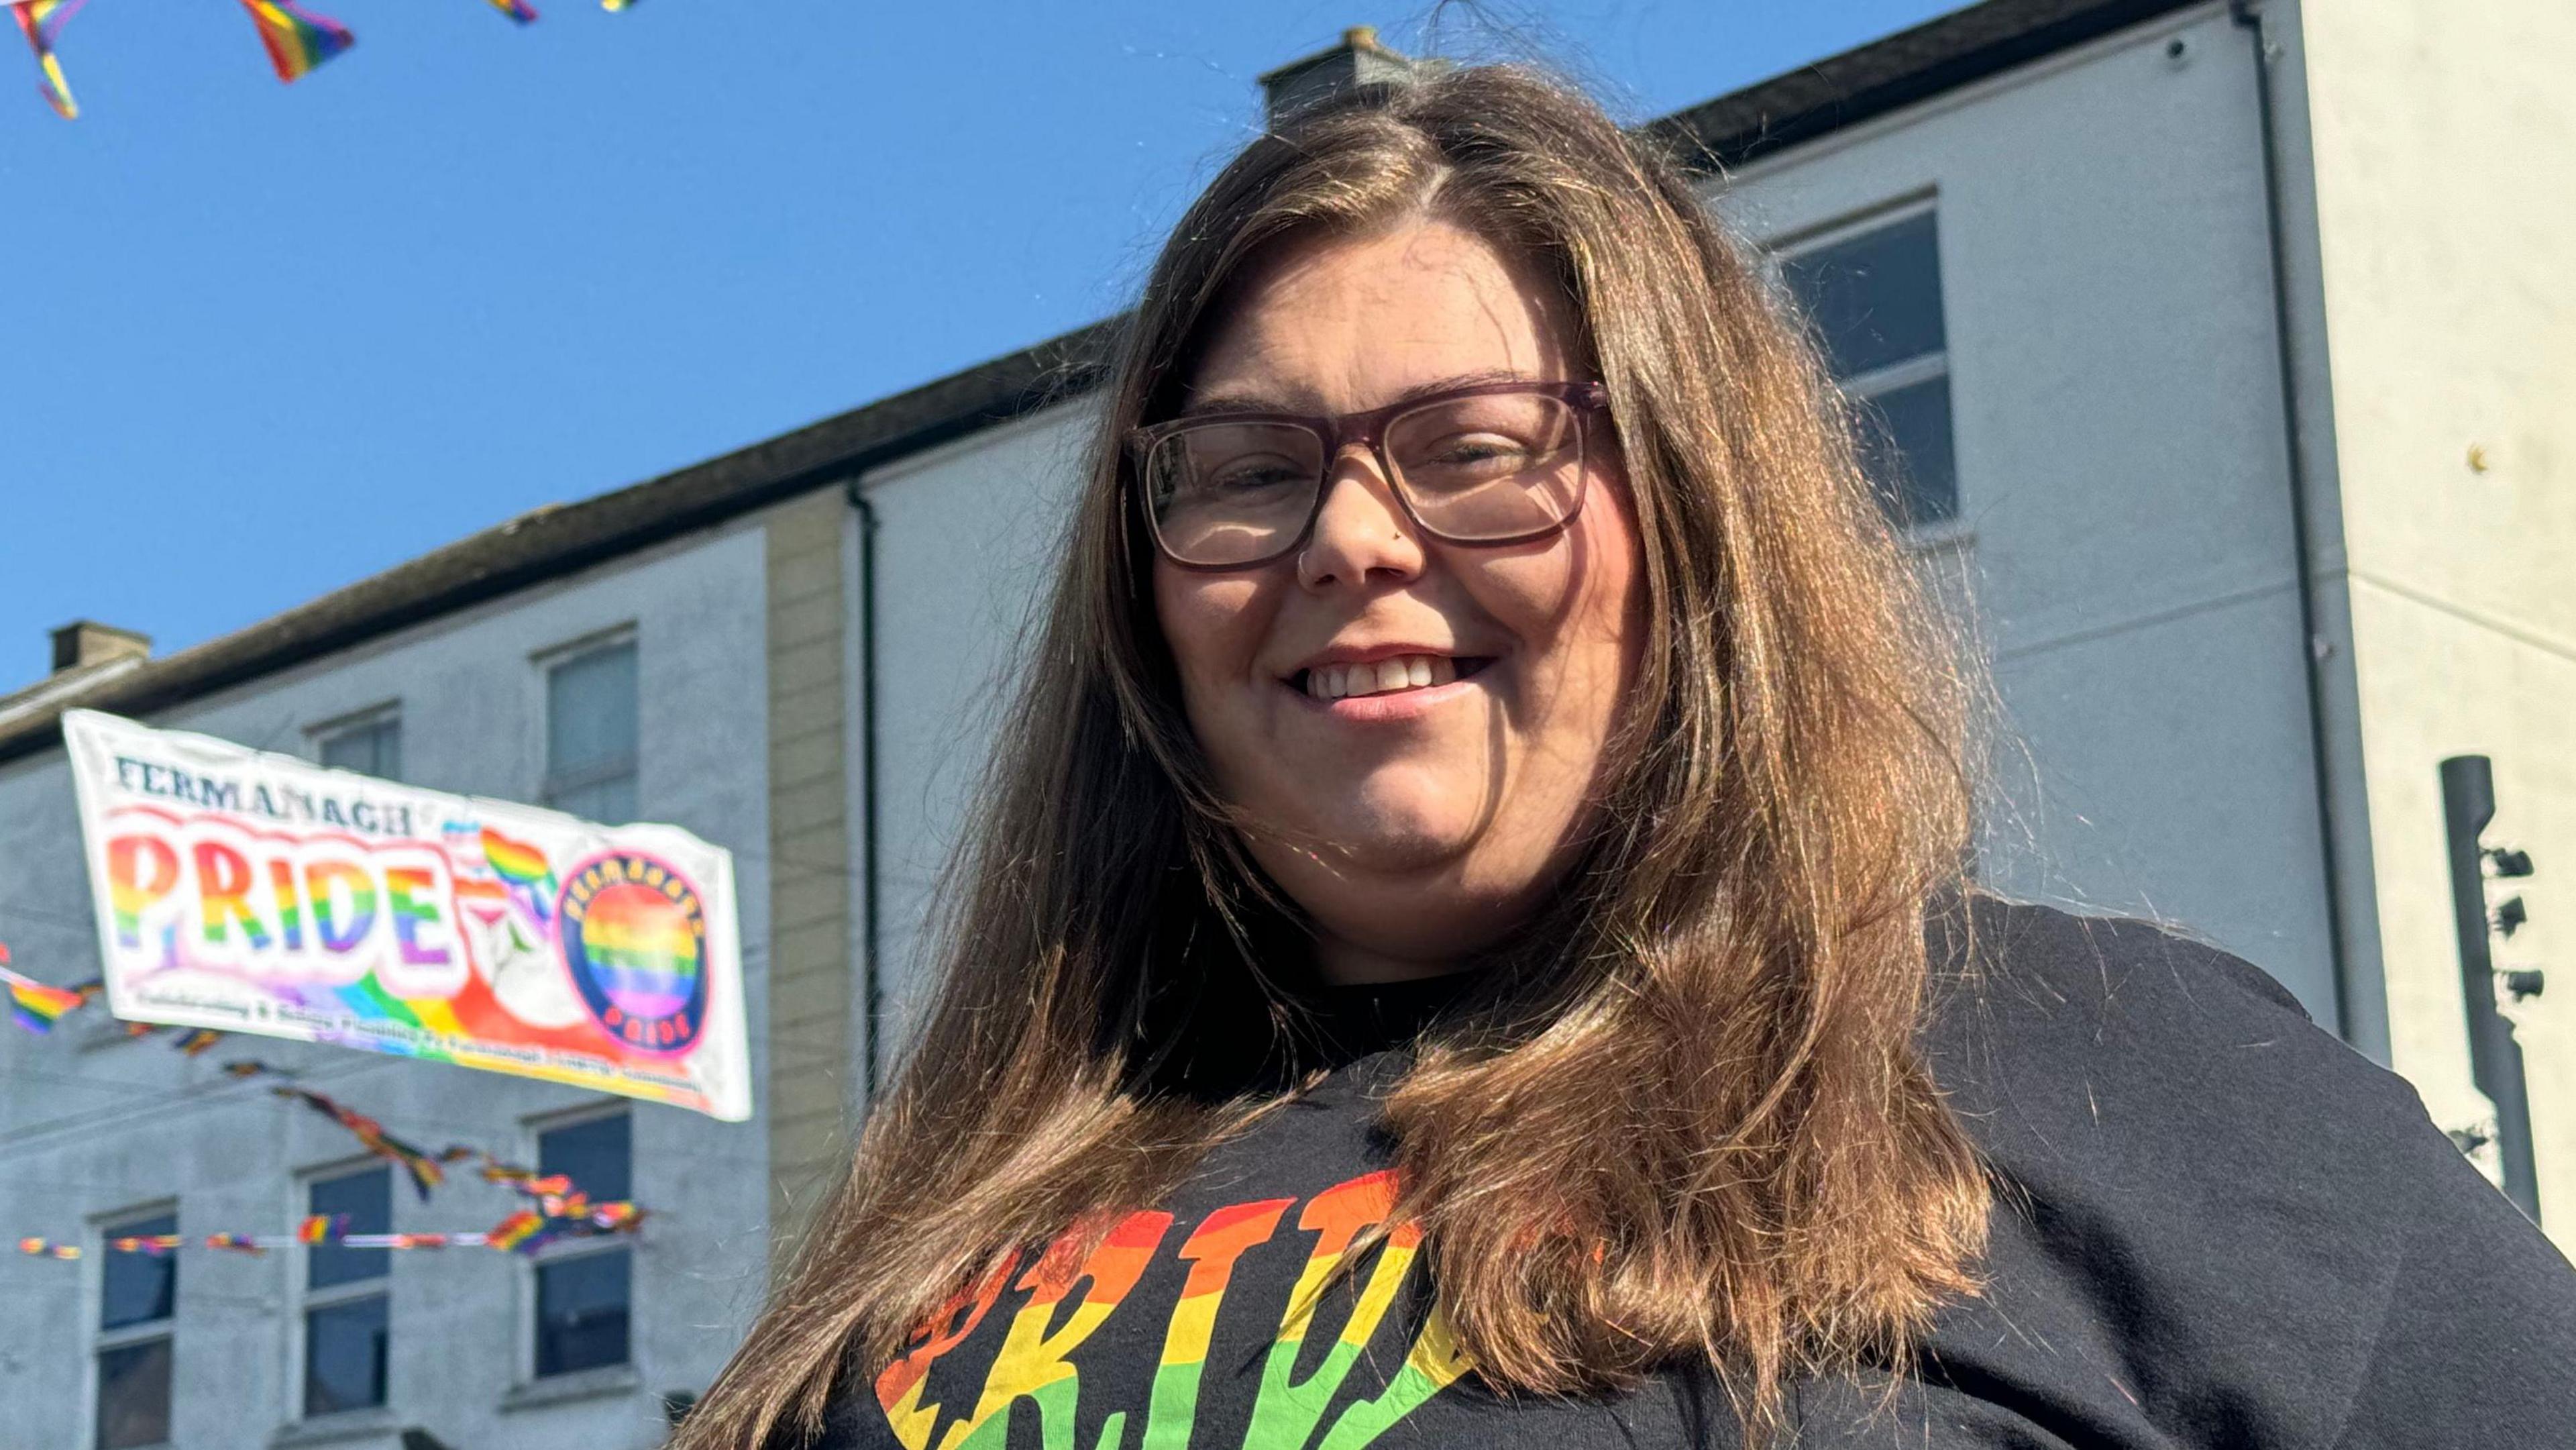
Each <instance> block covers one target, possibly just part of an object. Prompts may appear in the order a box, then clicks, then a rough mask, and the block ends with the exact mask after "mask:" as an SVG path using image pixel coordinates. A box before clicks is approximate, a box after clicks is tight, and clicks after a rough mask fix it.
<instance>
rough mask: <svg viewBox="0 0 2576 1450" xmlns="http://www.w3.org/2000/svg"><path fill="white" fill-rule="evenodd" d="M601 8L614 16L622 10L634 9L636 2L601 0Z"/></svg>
mask: <svg viewBox="0 0 2576 1450" xmlns="http://www.w3.org/2000/svg"><path fill="white" fill-rule="evenodd" d="M599 8H600V9H602V10H605V11H607V12H608V13H610V14H612V15H614V14H616V13H617V12H618V11H620V10H632V9H634V8H635V0H599Z"/></svg>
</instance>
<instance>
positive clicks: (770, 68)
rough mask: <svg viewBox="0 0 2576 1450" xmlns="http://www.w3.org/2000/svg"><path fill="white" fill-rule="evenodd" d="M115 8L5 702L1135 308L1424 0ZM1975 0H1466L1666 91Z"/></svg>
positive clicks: (1484, 14)
mask: <svg viewBox="0 0 2576 1450" xmlns="http://www.w3.org/2000/svg"><path fill="white" fill-rule="evenodd" d="M311 3H312V5H313V7H314V8H316V9H318V10H321V11H322V12H324V13H326V14H330V15H332V16H334V17H336V18H338V19H339V20H341V21H343V22H344V23H346V24H347V25H348V26H349V27H350V28H351V29H353V30H354V31H356V32H357V34H358V45H357V48H356V49H354V50H352V51H351V52H349V53H348V54H346V55H344V56H341V57H340V58H338V59H336V60H334V61H332V62H330V63H329V64H328V65H325V66H324V67H323V68H322V69H320V70H319V71H316V72H315V73H314V74H312V75H310V76H308V77H306V78H305V79H304V80H302V81H300V82H298V83H297V84H295V85H293V86H281V85H279V84H278V83H277V80H276V79H275V77H274V76H273V75H272V74H271V73H270V72H269V70H268V66H267V63H266V60H265V58H264V56H263V55H262V54H261V51H260V48H259V43H258V39H257V37H256V34H255V33H254V31H253V29H252V26H251V24H250V22H249V20H248V18H247V17H246V16H245V15H244V13H243V12H242V9H241V7H240V6H239V5H238V4H236V3H234V0H93V3H92V4H91V5H90V6H89V8H88V9H86V10H85V11H83V12H81V13H80V14H79V15H78V16H77V17H75V18H74V19H73V21H72V22H71V24H70V25H69V27H68V28H67V29H66V31H65V33H64V36H63V41H62V46H61V51H60V54H61V56H62V59H63V63H64V65H65V67H66V69H67V70H68V72H69V74H70V77H71V81H72V86H73V89H74V90H75V92H76V93H77V94H78V96H79V98H80V100H81V103H82V105H83V108H84V114H83V116H82V118H81V119H80V120H79V121H77V122H73V123H65V122H63V121H61V120H58V119H57V118H56V117H55V116H54V114H53V113H52V112H51V111H50V110H48V109H47V108H46V107H45V105H44V103H43V102H42V101H41V100H40V99H38V97H37V96H36V94H35V91H34V84H33V82H34V71H33V68H32V65H30V64H29V63H28V60H27V57H26V56H25V55H24V53H23V49H22V48H21V47H19V46H18V45H17V43H16V37H15V34H14V29H13V28H5V27H0V29H7V31H8V33H6V34H5V35H0V41H5V42H6V43H5V44H0V255H5V256H6V258H7V259H8V261H9V262H11V263H12V264H14V265H12V266H11V267H10V269H9V270H10V272H11V274H12V275H11V280H10V283H9V285H7V286H6V287H5V288H0V692H5V691H7V690H9V689H12V688H15V687H17V686H19V685H22V684H25V683H28V682H30V681H32V680H33V679H35V678H36V677H37V676H39V675H40V674H42V673H43V671H44V668H45V664H46V659H45V656H44V652H43V650H44V644H43V635H44V632H45V631H46V630H47V629H50V628H51V627H52V626H54V625H57V624H60V623H63V622H65V621H66V620H69V619H72V618H75V617H81V616H87V617H93V618H98V619H102V620H105V621H108V622H110V623H114V624H122V625H126V626H129V627H132V628H137V629H141V630H144V631H146V632H148V633H150V634H152V635H154V636H155V637H156V639H157V641H158V645H159V648H160V649H161V650H162V651H163V652H168V651H170V650H174V649H177V648H182V647H185V646H187V645H191V644H196V643H199V642H201V641H204V640H206V639H210V638H212V637H214V636H216V635H219V634H222V633H225V632H227V631H230V630H234V629H238V628H240V627H242V626H244V625H247V624H251V623H254V622H256V621H257V620H259V619H261V618H263V617H265V616H267V615H270V614H273V613H275V612H277V611H279V610H281V609H285V608H288V607H290V606H292V605H295V604H297V603H299V602H302V601H303V600H306V599H310V598H312V597H314V596H316V595H318V594H322V593H325V592H327V591H329V590H331V589H334V588H337V587H338V586H340V585H343V584H346V583H349V582H350V581H352V580H355V579H359V578H362V577H364V576H366V575H368V574H371V573H374V572H375V571H377V570H379V569H383V568H386V567H388V566H390V565H393V564H396V563H399V562H401V561H402V560H404V559H406V558H409V557H411V556H413V555H416V554H419V553H421V552H424V551H426V550H428V549H431V548H434V547H436V546H438V545H440V544H442V543H446V542H448V541H450V540H453V539H456V538H459V537H461V536H463V535H465V534H468V533H471V532H473V531H475V530H477V529H480V528H483V527H486V526H488V525H490V524H493V523H496V522H499V521H500V520H503V519H506V518H508V517H510V516H511V515H514V514H517V513H520V512H522V511H524V510H527V509H530V508H533V507H535V506H537V505H539V504H543V503H547V502H552V501H558V500H569V499H577V498H583V497H587V496H589V495H592V494H596V493H600V492H603V491H606V490H608V489H612V488H616V487H619V486H621V485H624V484H628V483H632V482H635V481H638V480H640V479H644V478H649V477H652V476H654V475H656V474H660V473H664V472H667V471H669V470H671V469H674V468H678V467H681V466H683V465H686V464H689V463H692V462H695V461H697V460H699V459H702V458H707V457H710V456H713V455H715V454H719V453H722V452H725V451H728V450H730V449H733V448H737V447H740V446H742V445H744V444H747V443H751V442H754V441H757V440H759V439H761V438H764V437H767V436H770V435H772V434H774V433H778V432H781V431H783V430H785V429H789V428H793V427H796V426H797V425H800V424H803V423H806V422H810V421H812V420H814V419H816V418H820V417H824V416H827V415H829V414H832V413H836V412H839V411H841V410H843V409H846V408H850V407H854V406H856V405H858V404H861V403H865V402H868V401H870V400H872V399H875V398H878V397H882V396H884V395H886V394H887V393H890V392H894V391H897V390H900V389H902V388H904V387H907V386H910V385H912V384H914V383H918V382H922V381H924V380H927V379H930V378H934V377H937V376H939V375H941V374H943V373H947V372H951V371H954V370H956V369H958V368H961V367H965V366H968V365H971V364H973V363H975V362H978V361H980V360H982V359H984V358H987V357H991V356H994V355H996V354H998V353H1002V352H1007V351H1010V350H1012V349H1014V348H1017V347H1020V346H1023V345H1025V344H1027V343H1030V342H1032V341H1035V340H1037V339H1040V338H1043V337H1047V336H1049V335H1052V334H1054V333H1057V332H1061V331H1063V330H1065V329H1067V328H1070V327H1073V326H1077V325H1079V324H1081V323H1083V322H1087V321H1090V320H1092V319H1094V318H1096V317H1099V316H1102V315H1105V314H1107V313H1110V312H1114V311H1117V310H1118V309H1119V308H1121V307H1122V306H1124V305H1125V303H1126V300H1127V294H1128V291H1129V289H1130V288H1131V287H1132V286H1133V285H1134V284H1135V282H1136V281H1137V279H1138V277H1139V275H1140V273H1141V271H1142V269H1143V266H1144V264H1145V261H1146V259H1147V258H1148V257H1149V256H1150V253H1151V249H1152V248H1153V246H1154V244H1155V243H1156V241H1157V240H1158V238H1159V235H1160V233H1161V232H1162V230H1163V229H1164V228H1165V227H1167V226H1168V225H1169V224H1170V222H1171V220H1172V218H1173V217H1174V216H1175V215H1176V214H1177V212H1178V211H1179V209H1180V207H1181V206H1182V205H1183V204H1184V203H1185V202H1186V200H1187V199H1188V196H1189V193H1190V191H1191V189H1192V187H1193V186H1194V184H1195V183H1197V182H1198V181H1200V180H1202V179H1204V178H1205V177H1206V176H1207V175H1208V174H1210V172H1211V171H1212V170H1213V169H1214V167H1215V166H1216V165H1217V164H1218V163H1219V162H1220V161H1222V159H1223V158H1224V156H1225V155H1226V154H1228V153H1229V152H1230V151H1231V150H1232V148H1234V147H1235V146H1236V145H1239V144H1240V143H1241V142H1242V141H1243V140H1244V139H1245V138H1246V137H1247V136H1248V135H1249V132H1250V128H1251V127H1252V126H1253V125H1254V123H1255V120H1256V117H1257V113H1258V104H1257V100H1256V95H1255V86H1254V83H1253V78H1254V77H1255V76H1256V75H1258V74H1259V73H1260V72H1261V71H1263V70H1266V69H1268V68H1270V67H1272V66H1274V65H1277V64H1279V63H1281V62H1283V61H1286V60H1289V59H1292V58H1295V57H1297V56H1300V55H1304V54H1307V53H1309V52H1311V51H1314V50H1316V49H1320V48H1321V47H1323V46H1324V45H1326V44H1329V43H1331V42H1332V40H1333V39H1334V38H1335V37H1336V36H1337V35H1338V34H1339V33H1340V31H1341V29H1342V27H1344V26H1347V25H1353V24H1372V23H1373V24H1375V25H1377V26H1378V27H1379V28H1380V30H1381V32H1382V33H1383V35H1384V36H1385V37H1386V38H1387V39H1388V40H1389V41H1390V42H1392V43H1394V44H1396V45H1397V46H1398V47H1399V48H1402V49H1406V50H1412V51H1417V52H1418V51H1419V50H1420V49H1422V48H1423V46H1424V31H1423V24H1422V22H1423V19H1424V17H1425V16H1426V15H1427V14H1429V13H1430V10H1429V7H1428V6H1427V5H1424V4H1422V3H1421V0H1404V3H1401V4H1398V5H1388V4H1385V3H1383V0H1282V3H1275V4H1255V3H1248V0H1224V3H1208V0H1167V3H1143V0H1081V3H1075V4H1066V3H1062V0H987V3H983V4H933V5H922V4H909V5H886V4H872V3H860V0H756V3H752V0H637V4H636V6H635V8H634V9H633V10H631V11H629V12H627V13H626V14H623V15H609V14H605V13H603V12H602V11H600V9H599V8H598V6H597V4H596V3H595V0H538V3H539V4H540V7H541V8H542V9H543V10H544V12H545V19H544V20H543V21H541V22H540V23H538V24H536V25H532V26H528V27H526V28H524V29H522V28H519V27H515V26H513V25H511V24H510V23H509V22H508V21H507V20H506V19H504V18H503V17H502V16H500V15H499V14H498V13H497V12H495V11H494V10H493V9H492V8H491V7H490V5H489V4H488V3H486V0H311ZM1949 8H1952V6H1951V5H1949V4H1945V3H1941V0H1627V3H1621V0H1542V3H1527V0H1520V3H1499V0H1498V3H1488V4H1483V5H1475V6H1468V5H1451V6H1450V7H1448V8H1447V9H1446V10H1445V11H1444V12H1442V19H1441V22H1440V36H1441V43H1440V45H1439V48H1440V49H1441V50H1442V51H1444V52H1446V53H1452V54H1492V53H1494V52H1496V51H1497V50H1498V49H1499V50H1511V49H1521V50H1527V51H1533V52H1536V53H1538V54H1541V55H1544V56H1547V57H1549V58H1551V59H1552V60H1554V61H1555V62H1556V63H1557V64H1559V65H1561V66H1563V67H1565V68H1567V69H1570V70H1571V71H1573V72H1574V73H1575V74H1577V75H1578V76H1580V77H1582V78H1584V79H1586V80H1587V81H1589V82H1590V83H1591V84H1593V85H1594V86H1595V87H1596V88H1597V89H1598V90H1599V91H1600V92H1601V93H1602V94H1603V95H1604V97H1605V99H1607V100H1608V101H1609V103H1610V104H1611V105H1612V107H1613V109H1614V110H1615V111H1618V112H1620V113H1621V114H1623V115H1624V116H1625V117H1626V118H1628V119H1642V118H1645V117H1648V116H1653V115H1659V114H1662V113H1663V112H1666V111H1670V110H1674V109H1678V108H1680V107H1683V106H1687V105H1691V104H1693V103H1695V102H1698V101H1701V100H1704V99H1707V98H1708V97H1710V96H1714V95H1717V94H1719V93H1722V92H1724V91H1727V90H1731V89H1734V88H1735V87H1737V86H1740V85H1744V84H1746V83H1748V82H1751V81H1755V80H1759V79H1761V78H1763V77H1765V76H1769V75H1772V74H1774V73H1777V72H1779V71H1782V70H1786V69H1789V68H1791V67H1793V66H1796V65H1799V64H1802V63H1804V62H1807V61H1810V60H1813V59H1815V58H1818V57H1820V56H1824V55H1829V54H1831V53H1833V52H1835V51H1838V50H1842V49H1845V48H1847V47H1849V46H1852V45H1856V44H1859V43H1861V42H1863V41H1866V40H1870V39H1873V38H1875V37H1877V36H1879V35H1882V34H1886V33H1888V32H1890V31H1894V30H1898V29H1902V28H1904V27H1905V26H1908V25H1912V24H1915V23H1917V22H1919V21H1921V20H1924V19H1927V18H1929V17H1930V16H1932V15H1934V14H1937V13H1939V12H1940V11H1942V10H1945V9H1949Z"/></svg>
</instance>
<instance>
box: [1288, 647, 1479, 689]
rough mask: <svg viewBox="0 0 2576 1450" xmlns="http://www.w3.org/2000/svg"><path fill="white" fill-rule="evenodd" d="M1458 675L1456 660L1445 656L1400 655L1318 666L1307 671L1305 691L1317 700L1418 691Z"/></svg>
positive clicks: (1445, 681) (1440, 683)
mask: <svg viewBox="0 0 2576 1450" xmlns="http://www.w3.org/2000/svg"><path fill="white" fill-rule="evenodd" d="M1457 678H1458V662H1457V661H1456V660H1454V659H1451V658H1450V657H1449V656H1447V655H1399V656H1397V657H1396V658H1394V659H1387V660H1378V661H1375V662H1373V663H1368V664H1357V665H1317V666H1316V667H1314V668H1313V669H1310V670H1308V671H1306V693H1307V694H1309V695H1311V696H1313V697H1314V698H1316V699H1318V700H1340V699H1347V698H1349V697H1351V696H1354V695H1382V694H1386V693H1388V692H1390V691H1394V690H1419V689H1424V688H1427V687H1429V686H1432V685H1445V684H1448V683H1450V682H1451V681H1453V680H1455V679H1457Z"/></svg>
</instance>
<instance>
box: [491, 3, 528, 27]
mask: <svg viewBox="0 0 2576 1450" xmlns="http://www.w3.org/2000/svg"><path fill="white" fill-rule="evenodd" d="M492 8H493V9H495V10H498V11H500V12H501V13H502V14H504V15H507V16H509V17H510V18H511V19H512V20H515V21H517V22H519V23H520V24H521V25H525V24H527V23H528V22H529V21H531V20H534V19H536V18H537V7H535V6H534V5H531V4H529V3H528V0H492Z"/></svg>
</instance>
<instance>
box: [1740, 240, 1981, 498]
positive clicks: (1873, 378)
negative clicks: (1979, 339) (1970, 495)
mask: <svg viewBox="0 0 2576 1450" xmlns="http://www.w3.org/2000/svg"><path fill="white" fill-rule="evenodd" d="M1921 216H1929V217H1931V218H1932V233H1933V246H1934V249H1935V255H1936V256H1938V255H1940V253H1939V246H1940V235H1941V220H1940V219H1941V197H1940V194H1939V193H1938V192H1929V191H1927V192H1921V193H1918V194H1916V195H1912V196H1906V197H1901V198H1898V199H1896V200H1894V201H1889V202H1883V203H1881V204H1879V205H1877V206H1873V207H1869V208H1866V209H1864V210H1861V211H1856V212H1847V213H1845V214H1844V215H1842V216H1839V217H1836V218H1835V219H1833V220H1832V221H1829V222H1825V223H1823V224H1821V225H1818V226H1814V227H1808V228H1805V229H1803V230H1800V231H1796V232H1791V233H1789V234H1788V235H1786V236H1782V237H1778V238H1774V239H1773V240H1771V241H1769V242H1766V243H1764V244H1763V246H1762V268H1763V274H1764V280H1765V281H1767V282H1768V283H1769V284H1770V286H1771V288H1772V289H1773V291H1774V292H1776V293H1777V294H1778V295H1780V296H1781V297H1783V298H1789V299H1792V300H1794V298H1795V295H1796V294H1795V293H1793V292H1792V291H1791V290H1790V287H1789V279H1788V276H1787V275H1786V273H1785V272H1784V271H1783V270H1782V267H1781V264H1782V263H1784V262H1787V261H1789V260H1790V259H1792V258H1795V257H1802V256H1805V255H1807V254H1808V253H1810V252H1818V251H1822V250H1824V249H1825V248H1827V247H1831V246H1836V245H1838V244H1840V243H1843V242H1848V241H1851V240H1852V239H1854V238H1856V237H1863V236H1867V235H1868V234H1870V233H1871V232H1874V231H1877V230H1879V229H1881V228H1883V227H1892V226H1896V225H1898V224H1899V223H1902V222H1909V221H1912V220H1914V219H1915V218H1916V217H1921ZM1936 281H1937V282H1938V284H1939V286H1940V288H1941V345H1940V346H1939V347H1938V348H1935V349H1933V350H1932V351H1930V352H1925V353H1917V354H1915V355H1914V356H1913V357H1909V358H1902V359H1899V360H1898V361H1896V362H1892V363H1888V364H1886V365H1885V366H1883V367H1875V368H1871V369H1870V370H1869V371H1867V372H1863V373H1854V374H1852V375H1851V376H1850V377H1847V378H1833V379H1830V381H1831V382H1832V383H1833V385H1834V386H1835V387H1836V388H1838V389H1840V390H1841V391H1842V393H1843V395H1844V396H1845V397H1847V398H1849V399H1851V400H1852V401H1853V402H1854V403H1855V404H1867V403H1871V402H1874V401H1876V400H1877V399H1878V398H1879V397H1880V396H1881V395H1883V394H1886V393H1892V392H1895V391H1896V390H1898V389H1899V388H1910V387H1912V386H1914V385H1915V384H1917V383H1928V382H1930V381H1932V380H1933V379H1934V378H1952V382H1951V388H1950V475H1951V480H1952V485H1953V487H1955V488H1956V489H1957V490H1958V492H1959V500H1958V511H1957V512H1956V513H1953V514H1952V515H1951V516H1950V517H1948V518H1946V519H1931V520H1926V521H1924V522H1920V523H1907V524H1904V525H1902V526H1900V527H1899V529H1898V534H1899V536H1900V537H1902V538H1903V539H1904V541H1905V542H1906V544H1908V545H1909V546H1911V547H1914V548H1918V549H1921V548H1930V547H1933V546H1936V545H1942V544H1949V543H1955V542H1959V541H1962V540H1965V539H1967V538H1969V537H1971V535H1972V530H1971V529H1970V527H1969V524H1968V500H1967V479H1966V476H1965V474H1964V473H1963V472H1962V471H1961V470H1960V468H1959V466H1958V464H1959V458H1958V437H1959V433H1958V425H1959V414H1958V407H1959V392H1958V384H1957V381H1956V379H1955V378H1954V377H1953V375H1952V373H1951V371H1950V269H1949V267H1948V266H1947V265H1946V264H1944V265H1942V266H1941V268H1940V270H1939V272H1938V274H1937V276H1936Z"/></svg>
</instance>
